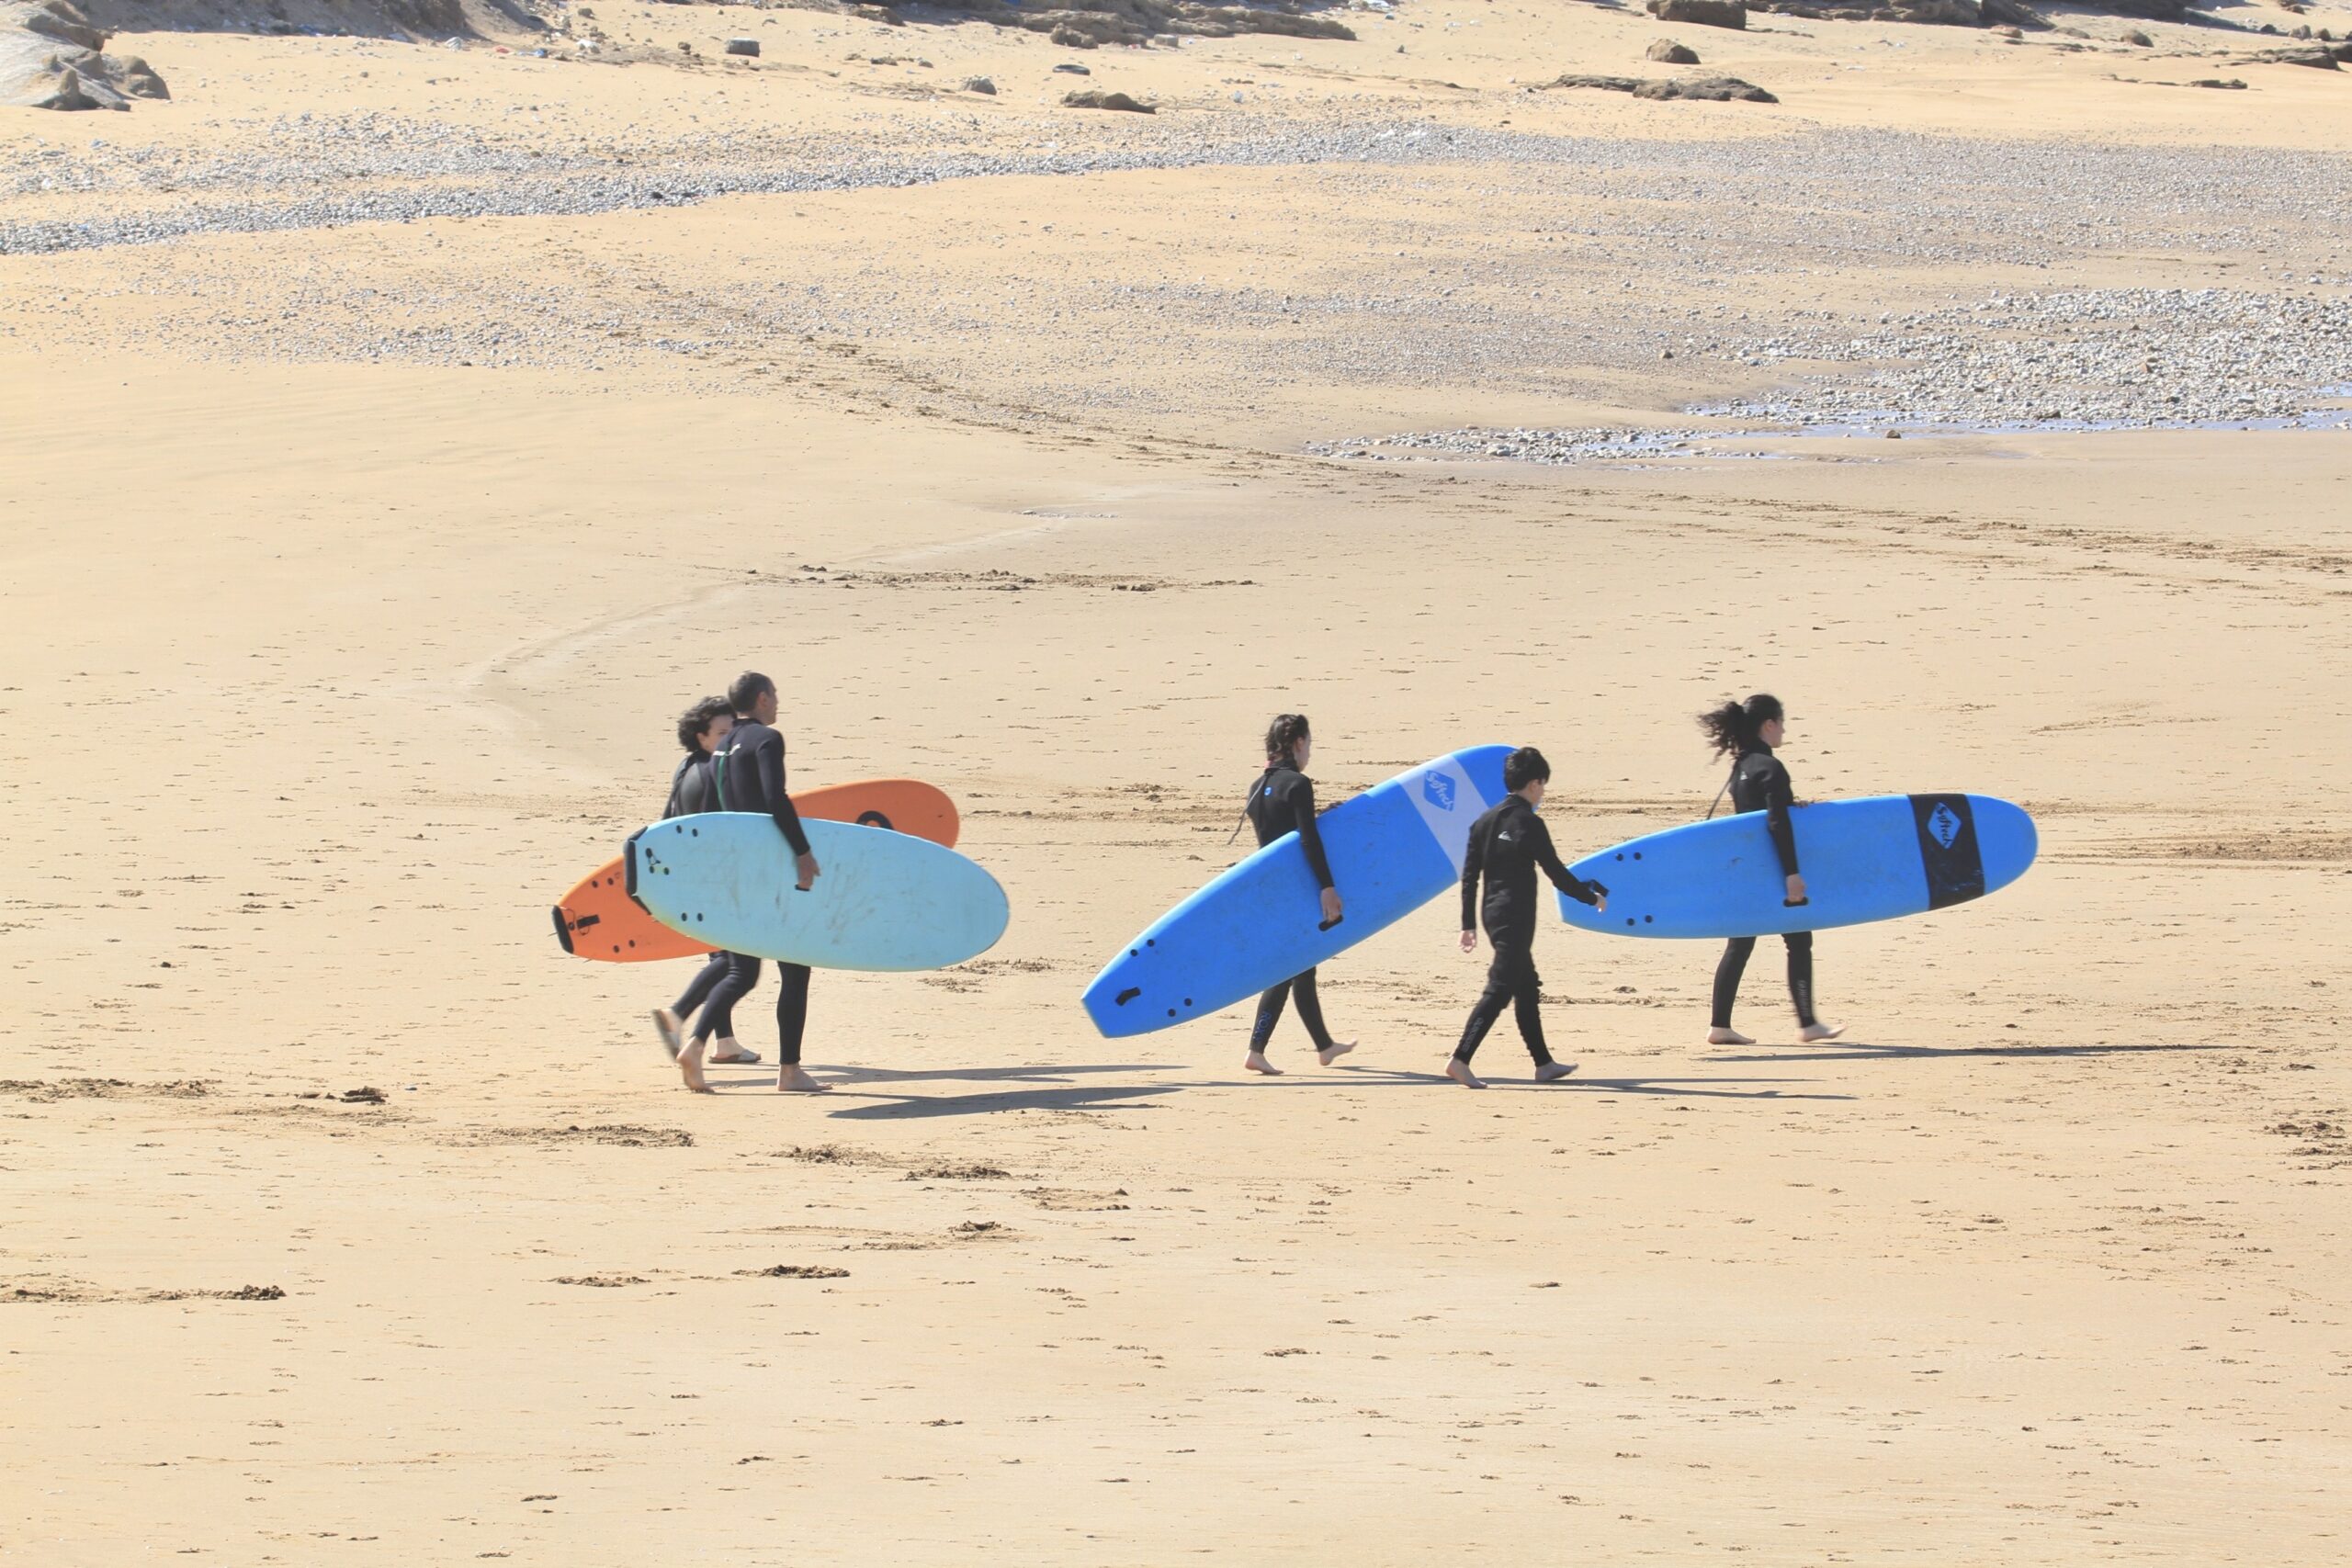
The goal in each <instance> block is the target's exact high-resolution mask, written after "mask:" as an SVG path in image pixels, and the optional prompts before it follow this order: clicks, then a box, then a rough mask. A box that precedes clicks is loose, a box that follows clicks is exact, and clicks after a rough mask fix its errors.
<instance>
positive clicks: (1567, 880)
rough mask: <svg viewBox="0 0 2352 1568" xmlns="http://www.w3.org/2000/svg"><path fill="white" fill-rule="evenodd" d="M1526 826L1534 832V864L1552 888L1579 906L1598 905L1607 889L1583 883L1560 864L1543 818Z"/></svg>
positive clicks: (1583, 881) (1595, 884)
mask: <svg viewBox="0 0 2352 1568" xmlns="http://www.w3.org/2000/svg"><path fill="white" fill-rule="evenodd" d="M1528 826H1529V827H1530V828H1532V829H1533V830H1534V831H1533V835H1532V836H1533V839H1534V849H1535V863H1536V864H1537V865H1540V866H1542V867H1543V868H1544V875H1545V876H1548V877H1550V878H1551V879H1552V886H1555V887H1556V888H1558V889H1559V890H1560V891H1561V892H1563V893H1565V894H1566V895H1567V896H1568V897H1571V898H1573V899H1575V900H1576V901H1577V903H1579V904H1594V905H1598V904H1599V903H1600V899H1601V896H1602V894H1603V893H1605V892H1606V891H1607V889H1605V888H1603V887H1602V886H1600V884H1599V883H1597V882H1587V881H1585V880H1584V879H1583V878H1582V877H1580V876H1577V874H1575V873H1574V872H1571V871H1570V870H1569V869H1568V868H1567V867H1566V866H1565V865H1562V864H1561V863H1560V852H1559V851H1557V850H1555V849H1554V848H1553V847H1552V829H1549V828H1546V827H1545V826H1544V818H1541V817H1531V818H1529V819H1528Z"/></svg>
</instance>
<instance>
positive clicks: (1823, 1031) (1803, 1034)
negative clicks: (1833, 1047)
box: [1797, 1023, 1846, 1045]
mask: <svg viewBox="0 0 2352 1568" xmlns="http://www.w3.org/2000/svg"><path fill="white" fill-rule="evenodd" d="M1845 1032H1846V1026H1845V1025H1844V1024H1842V1023H1808V1024H1806V1025H1805V1026H1804V1028H1803V1029H1800V1030H1798V1031H1797V1043H1798V1044H1800V1045H1813V1044H1817V1043H1820V1042H1822V1041H1824V1040H1835V1039H1837V1038H1838V1036H1839V1035H1840V1034H1843V1033H1845Z"/></svg>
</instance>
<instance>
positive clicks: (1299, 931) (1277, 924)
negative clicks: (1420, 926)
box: [1080, 746, 1511, 1040]
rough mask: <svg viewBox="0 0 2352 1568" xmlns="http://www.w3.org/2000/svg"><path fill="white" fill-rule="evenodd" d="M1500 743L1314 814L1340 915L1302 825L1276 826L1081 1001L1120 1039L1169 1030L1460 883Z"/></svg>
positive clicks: (1158, 923)
mask: <svg viewBox="0 0 2352 1568" xmlns="http://www.w3.org/2000/svg"><path fill="white" fill-rule="evenodd" d="M1510 750H1511V749H1510V747H1508V746H1473V747H1471V748H1469V749H1468V750H1462V751H1453V752H1449V753H1448V754H1447V755H1445V756H1442V757H1440V758H1438V759H1436V760H1435V761H1429V762H1424V763H1422V764H1421V765H1420V766H1419V767H1418V768H1414V769H1411V770H1409V771H1408V772H1406V773H1399V774H1397V776H1396V777H1395V778H1393V779H1390V780H1388V781H1387V782H1386V783H1385V784H1377V785H1375V786H1374V787H1373V788H1371V789H1368V790H1366V791H1364V792H1363V794H1362V795H1355V796H1352V797H1351V798H1350V799H1347V800H1343V801H1341V802H1340V804H1339V805H1337V806H1334V807H1331V808H1330V809H1329V811H1326V812H1323V813H1321V814H1320V815H1319V816H1317V818H1316V819H1315V825H1316V827H1317V829H1319V830H1320V831H1321V833H1322V835H1323V853H1324V857H1325V858H1326V859H1327V860H1329V862H1330V863H1331V880H1332V882H1333V883H1335V884H1336V885H1337V886H1338V887H1339V889H1340V903H1341V908H1342V914H1341V918H1340V923H1339V924H1338V925H1336V926H1332V927H1329V928H1326V927H1325V926H1324V925H1323V924H1322V919H1323V910H1322V890H1321V889H1320V888H1318V887H1317V886H1316V882H1315V874H1314V872H1312V871H1311V870H1309V869H1308V868H1307V864H1306V851H1305V850H1304V849H1302V848H1301V847H1300V846H1299V842H1298V835H1297V834H1296V833H1284V834H1283V836H1282V837H1281V838H1279V839H1276V840H1274V841H1273V842H1272V843H1271V844H1268V845H1267V846H1266V847H1265V848H1263V849H1261V850H1260V851H1259V852H1257V853H1255V854H1253V855H1251V856H1250V858H1249V859H1247V860H1245V861H1243V862H1241V863H1239V864H1238V865H1236V866H1234V867H1233V868H1232V869H1231V870H1229V871H1227V872H1226V873H1225V874H1223V875H1221V876H1218V877H1216V879H1215V880H1213V881H1211V882H1210V883H1209V884H1208V886H1205V887H1203V888H1202V889H1201V890H1200V891H1199V892H1197V893H1195V894H1193V896H1192V897H1189V898H1187V899H1185V900H1184V901H1183V902H1182V903H1181V904H1179V905H1177V906H1176V907H1175V908H1172V909H1170V910H1169V911H1168V913H1166V914H1165V915H1162V916H1161V917H1160V918H1159V919H1157V920H1155V921H1153V922H1152V923H1151V924H1150V925H1149V926H1147V927H1146V928H1145V929H1144V930H1143V931H1139V932H1138V933H1136V937H1135V939H1134V940H1133V941H1131V942H1126V943H1125V944H1124V945H1123V946H1121V947H1120V949H1119V951H1118V953H1117V954H1116V955H1115V956H1114V957H1113V958H1112V960H1111V962H1110V963H1108V964H1104V965H1103V972H1102V973H1101V974H1100V975H1097V976H1095V977H1094V983H1093V984H1092V985H1091V986H1089V987H1086V993H1085V995H1084V996H1083V997H1082V998H1080V999H1081V1000H1082V1001H1083V1002H1084V1004H1085V1007H1086V1013H1087V1016H1088V1017H1089V1018H1091V1019H1092V1020H1093V1021H1094V1027H1095V1028H1097V1029H1099V1030H1101V1031H1102V1032H1103V1033H1104V1034H1105V1035H1106V1036H1108V1037H1109V1038H1111V1039H1114V1040H1116V1039H1120V1038H1123V1037H1124V1036H1126V1035H1130V1034H1146V1033H1148V1032H1151V1031H1153V1030H1155V1029H1168V1028H1170V1027H1172V1026H1174V1025H1176V1024H1179V1023H1182V1022H1184V1021H1187V1020H1189V1019H1195V1018H1201V1017H1204V1016H1206V1015H1207V1014H1209V1013H1213V1012H1215V1011H1216V1010H1218V1009H1219V1008H1227V1007H1231V1006H1232V1005H1233V1004H1234V1003H1236V1002H1238V1001H1242V1000H1245V999H1247V998H1250V997H1254V996H1256V995H1257V994H1258V993H1259V992H1260V991H1262V990H1264V989H1265V988H1266V987H1269V986H1273V985H1278V984H1280V983H1281V982H1282V981H1284V980H1287V979H1289V978H1290V977H1291V976H1294V975H1296V974H1298V973H1300V972H1301V971H1302V970H1306V969H1311V968H1313V967H1314V966H1315V965H1316V964H1320V963H1322V962H1323V961H1324V960H1326V959H1328V958H1329V957H1331V956H1332V955H1334V954H1335V953H1342V952H1344V951H1346V950H1347V949H1348V948H1351V947H1353V946H1354V945H1355V944H1356V943H1357V942H1362V941H1363V939H1364V938H1366V937H1368V936H1370V935H1372V934H1373V933H1374V932H1375V931H1380V930H1382V929H1383V928H1384V927H1386V926H1390V925H1393V924H1395V923H1396V922H1397V920H1400V919H1403V918H1404V917H1405V916H1407V915H1409V914H1411V913H1412V912H1413V911H1414V910H1415V909H1418V908H1420V907H1421V906H1422V905H1424V904H1426V903H1428V902H1429V901H1430V899H1432V898H1434V897H1437V896H1438V895H1439V894H1441V893H1444V892H1447V891H1448V890H1450V889H1452V888H1453V887H1454V886H1457V885H1459V883H1460V882H1461V880H1462V858H1463V852H1464V848H1465V847H1466V846H1467V845H1468V843H1469V841H1470V824H1471V823H1473V822H1475V821H1476V820H1477V819H1478V818H1479V815H1480V814H1481V813H1483V812H1484V811H1485V810H1486V809H1487V807H1490V806H1492V805H1494V804H1495V803H1496V802H1497V801H1498V800H1500V799H1502V797H1503V759H1504V758H1506V757H1508V756H1510Z"/></svg>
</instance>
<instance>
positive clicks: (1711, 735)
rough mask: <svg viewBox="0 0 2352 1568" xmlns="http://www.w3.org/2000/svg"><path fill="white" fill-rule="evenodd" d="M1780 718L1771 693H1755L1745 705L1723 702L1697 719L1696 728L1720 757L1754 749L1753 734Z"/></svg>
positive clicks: (1780, 715) (1775, 700)
mask: <svg viewBox="0 0 2352 1568" xmlns="http://www.w3.org/2000/svg"><path fill="white" fill-rule="evenodd" d="M1782 716H1783V715H1782V713H1781V699H1780V698H1778V697H1776V696H1774V695H1772V694H1771V693H1770V692H1758V693H1757V694H1755V695H1754V696H1752V697H1750V698H1748V699H1747V701H1746V702H1744V703H1733V702H1726V703H1725V704H1724V705H1723V706H1721V707H1717V708H1709V709H1708V710H1707V711H1706V712H1705V713H1702V714H1701V715H1700V716H1699V728H1701V729H1703V730H1705V731H1706V732H1707V744H1708V745H1710V746H1713V748H1714V749H1715V755H1716V756H1718V757H1721V756H1723V755H1724V754H1725V753H1727V752H1732V751H1738V750H1745V749H1746V748H1747V747H1749V746H1753V745H1754V744H1756V732H1757V731H1758V730H1759V729H1762V728H1764V727H1765V726H1766V725H1768V724H1770V723H1771V722H1772V721H1773V720H1774V719H1776V718H1780V717H1782Z"/></svg>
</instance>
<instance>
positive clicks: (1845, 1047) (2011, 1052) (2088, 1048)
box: [1707, 1040, 2234, 1064]
mask: <svg viewBox="0 0 2352 1568" xmlns="http://www.w3.org/2000/svg"><path fill="white" fill-rule="evenodd" d="M2232 1049H2234V1047H2233V1046H2227V1045H2022V1044H2020V1045H1871V1044H1868V1043H1864V1042H1862V1041H1859V1040H1856V1041H1838V1042H1837V1043H1833V1044H1827V1045H1824V1046H1822V1047H1821V1048H1820V1049H1819V1050H1796V1049H1791V1050H1787V1051H1773V1052H1770V1053H1769V1054H1758V1055H1752V1056H1747V1055H1742V1056H1710V1057H1708V1058H1707V1060H1709V1061H1711V1062H1723V1063H1725V1064H1729V1063H1735V1062H1893V1061H1902V1060H1906V1059H1910V1058H1915V1057H1924V1058H1930V1059H1933V1058H1941V1057H1952V1056H2119V1055H2131V1054H2133V1053H2137V1052H2148V1051H2227V1050H2232Z"/></svg>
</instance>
